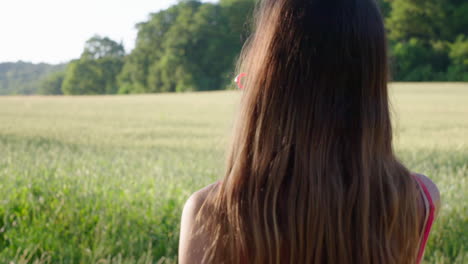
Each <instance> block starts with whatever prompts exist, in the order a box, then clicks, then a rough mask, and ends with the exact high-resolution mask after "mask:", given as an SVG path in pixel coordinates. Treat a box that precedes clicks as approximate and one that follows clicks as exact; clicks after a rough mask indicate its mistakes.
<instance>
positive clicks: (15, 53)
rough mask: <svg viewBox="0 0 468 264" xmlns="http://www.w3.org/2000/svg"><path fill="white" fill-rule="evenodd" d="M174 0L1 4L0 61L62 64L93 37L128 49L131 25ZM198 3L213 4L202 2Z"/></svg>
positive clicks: (131, 41)
mask: <svg viewBox="0 0 468 264" xmlns="http://www.w3.org/2000/svg"><path fill="white" fill-rule="evenodd" d="M176 2H177V0H2V4H1V5H0V62H15V61H19V60H22V61H28V62H34V63H39V62H46V63H53V64H56V63H62V62H67V61H69V60H71V59H75V58H78V57H79V56H80V55H81V52H82V51H83V48H84V43H85V42H86V40H88V39H89V38H90V37H92V36H94V35H96V34H97V35H101V36H107V37H110V38H111V39H113V40H115V41H117V42H122V43H123V44H124V46H125V49H126V51H127V52H129V51H131V50H132V49H133V47H134V43H135V39H136V34H137V31H136V29H135V24H137V23H139V22H143V21H147V20H148V18H149V14H150V13H154V12H157V11H159V10H162V9H166V8H168V7H169V6H171V5H173V4H175V3H176ZM204 2H216V1H215V0H207V1H204Z"/></svg>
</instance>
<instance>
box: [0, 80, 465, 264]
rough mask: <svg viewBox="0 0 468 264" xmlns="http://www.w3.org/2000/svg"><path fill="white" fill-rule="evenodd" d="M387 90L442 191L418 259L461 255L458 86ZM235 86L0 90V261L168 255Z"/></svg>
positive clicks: (217, 165) (455, 259)
mask: <svg viewBox="0 0 468 264" xmlns="http://www.w3.org/2000/svg"><path fill="white" fill-rule="evenodd" d="M391 90H392V98H393V109H394V113H395V114H394V120H395V144H396V148H397V151H398V154H399V156H400V157H401V159H402V160H403V161H404V162H405V164H406V165H407V166H408V167H409V168H411V169H412V170H413V171H417V172H421V173H425V174H426V175H428V176H430V177H431V178H432V179H433V180H434V181H435V182H436V183H437V185H438V186H439V188H440V190H441V193H442V199H443V208H442V211H441V213H440V218H439V219H438V221H437V222H436V224H435V226H434V230H433V233H432V236H431V239H430V242H429V245H428V248H427V251H426V258H425V259H426V262H427V263H466V262H468V204H467V201H468V179H467V177H468V84H398V85H393V86H392V87H391ZM239 95H240V94H239V92H233V91H231V92H211V93H196V94H193V93H191V94H162V95H141V96H94V97H0V193H1V196H0V204H1V206H0V263H9V262H10V261H12V262H14V263H145V264H146V263H175V262H176V256H177V243H178V235H179V233H178V232H179V219H180V213H181V208H182V206H183V203H184V201H185V199H186V198H187V197H188V196H189V195H190V194H191V193H192V192H193V191H195V190H197V189H199V188H201V187H203V186H205V185H207V184H209V183H211V182H213V181H215V180H216V179H218V178H219V177H220V176H221V175H222V173H223V166H224V151H225V145H226V142H227V141H228V139H229V135H230V131H231V127H232V121H233V117H234V113H235V111H236V108H237V102H238V99H239Z"/></svg>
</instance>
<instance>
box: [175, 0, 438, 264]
mask: <svg viewBox="0 0 468 264" xmlns="http://www.w3.org/2000/svg"><path fill="white" fill-rule="evenodd" d="M255 17H256V23H255V25H256V26H255V29H254V33H253V34H252V36H251V38H250V39H249V41H248V43H247V44H246V46H245V48H244V50H243V53H242V55H241V58H240V63H239V65H240V66H239V72H242V73H245V74H244V75H245V77H244V78H243V80H244V82H243V86H244V89H243V91H242V93H243V94H242V99H241V105H240V112H239V116H238V119H237V124H236V128H235V130H234V135H233V141H232V144H231V147H230V150H229V156H228V161H227V168H226V172H225V175H224V178H223V180H222V182H221V183H220V184H219V185H217V186H216V187H211V188H212V190H213V191H212V192H210V194H209V195H207V196H206V199H204V198H203V195H199V196H202V197H201V198H200V197H198V196H195V197H194V198H192V199H191V200H190V201H189V203H188V205H187V208H189V209H187V210H186V211H185V212H184V217H183V223H182V226H183V230H182V238H181V262H182V263H184V262H185V263H192V262H191V261H190V258H187V256H190V254H192V253H193V252H195V253H193V254H194V256H200V257H201V258H203V260H202V261H201V262H203V263H246V262H247V263H255V264H260V263H415V262H417V260H418V252H419V248H420V244H421V234H422V232H423V226H424V225H425V224H426V221H423V220H422V219H424V218H425V217H424V216H425V215H426V211H425V210H424V209H423V208H425V207H424V206H421V201H422V200H421V199H422V198H424V197H427V196H422V195H421V192H420V190H419V189H418V188H419V186H420V185H418V181H416V180H415V179H414V177H412V176H411V173H410V171H409V170H408V169H407V168H406V167H405V166H404V165H403V164H402V163H401V162H400V161H399V160H398V158H397V157H396V155H395V154H394V151H393V143H392V123H391V114H390V108H389V98H388V87H387V83H388V65H387V63H388V59H387V46H386V37H385V29H384V26H383V20H382V17H381V15H380V13H379V10H378V8H377V6H376V4H375V2H374V1H373V0H263V1H260V3H259V6H258V9H257V11H256V16H255ZM418 177H419V176H418ZM429 185H430V184H429ZM202 204H203V205H202ZM423 205H424V203H423ZM200 206H201V208H199V207H200ZM197 212H198V213H199V217H198V221H191V220H190V219H192V220H193V219H194V218H195V214H196V213H197ZM193 232H196V234H192V233H193ZM189 234H192V235H189ZM207 241H208V243H207ZM187 254H188V255H187ZM198 260H199V259H198ZM197 262H198V261H194V263H197Z"/></svg>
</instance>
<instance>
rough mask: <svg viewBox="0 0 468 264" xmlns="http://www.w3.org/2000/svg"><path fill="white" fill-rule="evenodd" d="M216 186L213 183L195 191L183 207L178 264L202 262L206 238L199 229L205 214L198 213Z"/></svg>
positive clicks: (207, 207)
mask: <svg viewBox="0 0 468 264" xmlns="http://www.w3.org/2000/svg"><path fill="white" fill-rule="evenodd" d="M217 186H218V184H217V183H214V184H211V185H208V186H206V187H205V188H203V189H201V190H198V191H196V192H195V193H193V194H192V195H191V196H190V198H189V199H188V200H187V202H186V203H185V205H184V209H183V211H182V219H181V226H180V239H179V263H181V264H185V263H201V262H202V259H203V256H204V251H205V246H206V244H207V241H208V237H207V234H205V233H204V232H203V231H202V230H203V229H202V228H201V227H202V223H203V222H204V220H203V217H204V216H206V214H205V213H204V212H201V213H200V214H199V211H200V209H201V208H202V206H203V204H204V203H205V201H207V198H208V197H209V195H210V194H211V193H213V192H214V191H215V190H216V188H217ZM206 209H208V210H209V206H205V207H203V211H205V210H206ZM197 217H201V219H200V218H199V219H197ZM200 231H202V232H200Z"/></svg>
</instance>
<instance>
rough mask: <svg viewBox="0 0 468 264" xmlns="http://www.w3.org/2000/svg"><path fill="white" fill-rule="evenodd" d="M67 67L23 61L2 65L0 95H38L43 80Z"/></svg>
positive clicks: (0, 65) (0, 69)
mask: <svg viewBox="0 0 468 264" xmlns="http://www.w3.org/2000/svg"><path fill="white" fill-rule="evenodd" d="M65 66H66V64H59V65H51V64H46V63H40V64H33V63H29V62H23V61H19V62H6V63H0V95H10V94H36V91H37V88H38V86H39V82H40V81H41V79H42V78H44V77H45V76H47V75H48V74H50V73H52V72H57V71H61V70H64V69H65Z"/></svg>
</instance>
